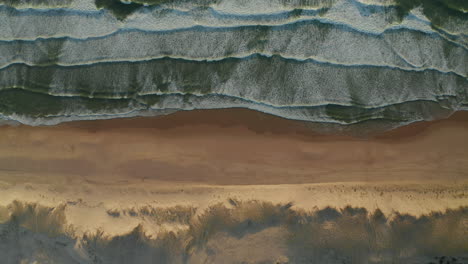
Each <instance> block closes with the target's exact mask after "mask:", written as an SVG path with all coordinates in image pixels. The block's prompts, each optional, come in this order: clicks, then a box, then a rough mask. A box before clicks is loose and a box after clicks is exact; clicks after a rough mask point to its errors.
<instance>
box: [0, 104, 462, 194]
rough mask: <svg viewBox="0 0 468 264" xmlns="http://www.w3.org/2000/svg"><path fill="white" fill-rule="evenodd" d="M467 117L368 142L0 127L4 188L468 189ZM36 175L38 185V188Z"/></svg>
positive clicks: (161, 122)
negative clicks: (398, 185) (405, 184)
mask: <svg viewBox="0 0 468 264" xmlns="http://www.w3.org/2000/svg"><path fill="white" fill-rule="evenodd" d="M467 135H468V113H461V112H460V113H456V114H455V115H453V116H452V117H451V118H449V119H446V120H439V121H434V122H422V123H415V124H412V125H409V126H406V127H402V128H398V129H395V130H392V131H389V132H386V133H383V134H378V135H376V136H374V137H373V138H368V139H361V138H353V137H350V136H339V135H321V134H319V133H317V132H313V131H312V130H311V129H310V128H309V127H306V126H304V124H303V123H301V122H296V121H291V120H285V119H281V118H278V117H274V116H269V115H266V114H261V113H258V112H254V111H249V110H240V109H231V110H205V111H191V112H179V113H175V114H171V115H168V116H160V117H151V118H133V119H114V120H101V121H81V122H72V123H65V124H61V125H59V126H54V127H29V126H16V127H8V126H3V127H0V180H2V181H7V182H17V183H20V182H29V183H30V182H31V181H32V182H43V181H48V180H50V179H62V180H65V181H77V180H79V181H86V182H91V183H92V182H100V183H105V184H118V183H133V182H142V181H148V182H149V181H152V182H160V183H164V184H171V183H187V184H201V185H207V184H208V185H255V184H263V185H264V184H303V183H326V182H382V181H385V182H395V181H411V182H419V181H423V182H428V181H434V182H443V183H457V182H466V181H467V180H468V140H467ZM38 175H43V176H42V177H45V178H40V177H39V176H38Z"/></svg>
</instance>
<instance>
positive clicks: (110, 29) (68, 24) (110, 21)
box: [0, 9, 466, 45]
mask: <svg viewBox="0 0 468 264" xmlns="http://www.w3.org/2000/svg"><path fill="white" fill-rule="evenodd" d="M348 11H349V10H348ZM0 12H2V13H5V18H6V17H8V19H7V20H6V21H4V23H5V25H8V24H10V23H11V24H12V25H14V24H17V23H21V24H34V23H35V21H36V24H37V20H40V21H41V22H42V24H45V25H47V27H45V28H42V29H41V27H40V25H41V24H38V25H36V26H35V27H33V28H31V29H29V28H23V30H21V31H18V32H14V34H15V35H11V34H12V33H13V32H12V31H10V30H6V31H3V32H2V31H0V39H2V40H4V41H8V40H15V39H23V40H34V39H37V38H57V37H71V38H77V39H86V38H93V37H102V36H107V35H110V34H113V33H115V32H117V31H119V30H122V29H126V30H132V29H139V30H144V31H148V32H151V31H170V30H180V29H189V28H192V27H194V26H196V25H198V26H204V27H210V28H216V27H218V28H222V27H240V26H255V25H266V26H281V25H285V24H291V23H295V22H301V21H308V20H313V21H319V22H322V23H328V24H336V25H341V26H347V27H349V28H350V29H353V30H357V31H361V32H364V33H367V34H382V33H383V32H385V31H386V30H389V29H400V28H407V29H411V30H416V31H422V32H425V33H430V34H437V35H440V36H441V37H444V38H446V39H448V40H450V41H454V42H457V43H459V44H461V45H466V40H465V37H464V36H463V35H459V34H451V33H449V32H448V31H443V30H442V29H439V30H434V29H433V28H431V26H430V24H429V23H428V22H427V21H424V20H421V19H422V18H419V17H418V16H414V15H411V16H408V17H407V18H406V19H405V20H404V21H402V22H401V23H392V21H391V20H390V21H389V20H388V18H387V17H388V15H386V14H382V15H381V16H377V17H373V18H372V20H371V21H369V18H368V17H365V16H363V15H362V14H359V13H357V14H355V15H356V16H355V17H352V18H351V17H345V18H343V17H339V16H337V15H336V14H332V15H327V14H325V15H320V13H318V12H317V11H304V10H290V11H287V12H285V13H280V14H275V15H267V16H265V15H260V16H251V15H248V16H247V15H243V16H240V15H232V14H230V15H226V14H224V15H223V14H219V13H217V12H216V11H214V10H201V11H200V10H192V11H174V10H165V9H156V10H153V11H150V12H145V13H142V14H138V16H137V17H135V18H134V19H129V20H128V21H125V22H124V23H122V22H117V21H116V20H115V19H114V18H112V17H111V16H109V15H108V14H106V13H102V12H99V13H95V14H90V13H88V11H86V12H84V13H83V14H80V13H79V12H78V11H77V12H72V13H67V12H65V11H57V10H55V11H51V12H43V11H41V12H38V13H34V12H35V11H34V10H28V11H22V12H21V13H18V12H15V11H11V10H8V9H7V10H5V9H0ZM28 12H29V13H28ZM356 12H358V11H356ZM0 17H1V16H0ZM161 18H164V19H161ZM47 20H50V23H46V21H47ZM54 21H56V22H54ZM372 21H373V22H372ZM369 22H371V23H369ZM76 23H81V25H83V26H86V27H85V29H86V31H83V32H82V33H80V32H81V29H80V31H78V32H77V31H76V29H77V28H76ZM369 25H373V26H369ZM12 28H15V27H12ZM460 28H463V27H462V26H460ZM5 29H8V28H5ZM66 29H69V31H68V32H67V30H66ZM30 30H34V31H31V32H28V31H30ZM41 31H42V32H41ZM47 32H49V33H47ZM59 32H61V33H59ZM2 33H3V34H2ZM77 33H80V35H77ZM2 35H3V36H2Z"/></svg>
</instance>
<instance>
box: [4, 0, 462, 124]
mask: <svg viewBox="0 0 468 264" xmlns="http://www.w3.org/2000/svg"><path fill="white" fill-rule="evenodd" d="M467 76H468V2H466V1H450V0H440V1H430V0H395V1H392V0H359V1H358V0H296V1H294V0H289V1H286V0H251V1H242V0H192V1H188V0H172V1H168V0H166V1H165V0H131V1H127V2H121V1H119V0H65V1H63V0H60V1H58V0H41V1H32V0H21V1H13V0H0V119H1V120H3V121H10V122H11V121H16V122H20V123H24V124H29V125H47V124H57V123H60V122H63V121H71V120H82V119H105V118H114V117H127V116H139V115H145V116H146V115H159V114H167V113H172V112H176V111H179V110H192V109H218V108H238V107H241V108H249V109H254V110H257V111H262V112H265V113H270V114H274V115H277V116H281V117H284V118H288V119H294V120H301V121H307V122H319V123H333V124H340V125H350V124H356V123H361V122H365V121H370V120H378V121H379V122H380V123H382V122H389V123H391V124H394V125H393V126H398V125H405V124H408V123H412V122H415V121H421V120H432V119H435V118H439V117H441V116H448V115H450V114H451V113H453V112H455V111H459V110H467V109H468V79H467Z"/></svg>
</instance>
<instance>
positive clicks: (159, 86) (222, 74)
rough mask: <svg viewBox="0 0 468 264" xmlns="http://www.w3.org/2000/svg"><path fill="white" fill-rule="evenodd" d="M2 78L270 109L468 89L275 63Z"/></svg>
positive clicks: (16, 68) (425, 75) (431, 75)
mask: <svg viewBox="0 0 468 264" xmlns="http://www.w3.org/2000/svg"><path fill="white" fill-rule="evenodd" d="M21 76H25V77H21ZM18 77H19V78H18ZM0 78H1V79H2V86H3V87H15V86H39V87H43V89H47V90H48V91H56V92H62V93H66V92H68V91H79V92H85V93H88V94H90V95H92V94H100V93H104V94H109V93H112V94H115V95H116V96H117V95H119V94H128V95H131V94H135V93H136V92H139V93H158V92H189V93H195V94H197V93H198V94H206V93H222V94H226V95H232V96H237V97H242V98H246V99H249V100H254V101H266V102H269V103H270V104H275V105H302V104H306V105H313V104H317V102H321V101H323V100H322V99H323V98H326V99H330V98H334V100H335V101H337V102H342V103H349V102H354V103H353V104H361V105H368V106H371V107H375V106H379V105H385V104H388V103H389V102H396V101H398V100H401V99H404V100H412V98H418V99H424V98H426V99H433V98H436V97H437V96H439V95H452V96H461V97H463V94H464V93H465V92H466V89H467V87H468V86H467V85H466V84H467V82H468V80H467V79H466V78H461V77H458V76H457V75H454V74H440V73H438V72H436V71H425V72H414V71H402V70H397V69H381V68H375V67H343V66H333V65H329V64H317V63H312V62H297V61H291V60H285V59H282V58H280V57H278V56H273V57H270V58H267V57H262V56H252V57H248V58H244V59H225V60H222V61H217V62H195V61H185V60H180V59H169V58H163V59H159V60H153V61H147V62H134V63H124V62H119V63H99V64H96V65H90V66H71V67H60V66H44V67H37V66H26V65H21V64H16V65H11V66H10V67H8V68H6V69H3V70H2V71H0ZM429 91H431V92H429Z"/></svg>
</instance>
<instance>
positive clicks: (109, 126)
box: [0, 109, 468, 263]
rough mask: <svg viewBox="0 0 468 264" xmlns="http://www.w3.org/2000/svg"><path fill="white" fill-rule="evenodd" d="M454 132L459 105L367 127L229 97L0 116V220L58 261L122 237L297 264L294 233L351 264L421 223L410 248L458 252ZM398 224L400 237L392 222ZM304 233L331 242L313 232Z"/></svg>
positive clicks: (466, 189) (198, 258)
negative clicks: (322, 128)
mask: <svg viewBox="0 0 468 264" xmlns="http://www.w3.org/2000/svg"><path fill="white" fill-rule="evenodd" d="M466 135H468V113H461V112H460V113H456V114H454V115H453V116H452V117H450V118H448V119H445V120H439V121H433V122H421V123H415V124H412V125H409V126H406V127H402V128H398V129H395V130H392V131H388V132H385V133H380V134H376V135H374V136H373V137H367V138H362V137H359V138H357V137H351V136H345V135H325V134H320V133H317V132H314V131H313V130H311V127H310V126H305V125H304V124H303V123H300V122H295V121H290V120H285V119H281V118H278V117H274V116H269V115H265V114H261V113H258V112H254V111H249V110H239V109H231V110H213V111H193V112H179V113H175V114H171V115H168V116H160V117H152V118H133V119H114V120H101V121H85V122H72V123H64V124H61V125H59V126H54V127H29V126H23V125H22V126H2V127H0V197H1V199H0V222H4V223H3V224H2V225H3V226H4V227H2V228H9V229H8V230H10V229H11V228H13V227H11V226H12V223H13V225H14V223H19V225H20V226H21V227H24V228H25V229H24V230H30V231H31V232H33V233H31V234H30V233H29V232H30V231H24V232H25V233H24V232H23V233H21V241H24V243H33V242H28V241H37V239H40V240H41V243H42V244H41V245H46V246H44V247H42V248H40V249H37V250H38V251H37V252H44V250H45V249H47V250H49V249H48V248H50V250H53V251H51V252H56V250H57V246H56V245H57V243H59V244H60V245H63V247H61V248H60V250H61V251H60V252H62V251H63V253H60V254H62V255H63V260H62V261H63V262H64V263H65V262H67V261H68V262H69V261H72V260H71V259H80V260H82V259H85V260H87V261H90V260H89V259H90V258H91V257H92V256H93V255H92V254H94V253H93V252H95V250H97V253H96V254H97V255H99V256H101V257H103V258H108V259H109V261H111V260H112V258H114V257H115V256H118V255H119V254H120V252H121V250H122V248H128V250H129V252H133V251H134V250H137V249H138V250H139V249H140V248H142V247H143V248H145V249H144V251H142V252H144V253H141V254H146V255H144V256H142V258H144V259H145V261H150V260H152V259H153V257H152V256H153V255H151V254H156V253H154V252H160V251H158V250H163V251H161V252H166V250H167V252H171V253H168V254H169V256H171V261H170V262H174V263H184V262H183V261H182V260H181V259H178V257H180V256H183V254H185V256H188V258H189V259H190V260H189V262H190V263H220V262H223V260H224V259H230V260H231V262H229V263H240V262H242V261H244V262H245V261H247V262H246V263H250V262H249V261H253V262H262V261H263V262H265V263H289V261H291V263H295V262H297V263H306V262H301V261H305V260H302V259H301V256H308V255H307V254H308V253H307V252H311V251H310V249H307V248H305V249H303V250H302V249H300V250H299V248H300V247H299V248H298V247H297V246H293V245H294V243H298V244H299V245H309V244H310V245H314V248H315V249H314V250H319V251H317V252H322V251H320V250H323V252H325V253H323V252H322V253H317V254H318V255H317V256H321V257H320V258H322V257H323V258H324V259H325V260H317V261H319V262H320V263H322V262H323V261H325V262H326V261H328V260H326V259H328V258H331V259H332V260H330V261H332V262H330V263H336V262H334V261H337V259H335V257H333V256H332V257H330V256H328V255H327V254H328V253H326V252H328V251H327V248H328V247H329V246H330V245H332V246H333V247H335V248H339V250H342V252H341V251H340V252H341V253H340V254H344V255H345V256H350V258H351V259H353V260H352V261H354V262H355V263H362V261H364V260H365V259H367V258H369V257H371V256H369V254H368V253H367V246H366V245H367V244H366V243H374V242H368V241H374V240H375V241H381V242H375V244H376V245H377V244H378V245H380V244H379V243H384V244H382V245H387V244H385V243H389V245H391V246H390V247H392V248H397V247H399V246H400V245H402V243H403V242H401V241H412V242H408V243H410V245H416V243H419V242H417V241H422V240H421V234H425V233H427V234H437V235H432V236H431V235H428V237H427V238H426V240H424V241H425V242H424V243H422V242H421V243H422V244H421V246H417V250H425V248H426V246H427V245H431V247H432V248H434V249H433V250H435V249H437V250H440V252H446V251H447V252H455V253H454V254H459V252H463V251H464V248H463V245H465V244H464V243H465V242H463V241H465V240H466V239H465V238H464V237H466V236H464V235H463V234H462V233H460V232H459V231H457V230H463V229H465V228H466V225H467V224H468V221H467V220H466V206H467V205H468V173H467V171H468V162H467V160H468V141H467V140H466ZM382 213H383V215H382ZM323 217H325V218H323ZM382 217H383V218H382ZM322 218H323V219H325V220H323V219H322ZM18 219H19V220H18ZM275 219H277V220H275ZM288 219H289V220H288ZM298 219H303V220H298ZM307 219H309V220H307ZM314 219H315V220H314ZM321 219H322V220H321ZM327 219H328V220H327ZM379 219H384V220H379ZM420 219H425V220H424V221H422V220H420ZM33 220H34V221H33ZM18 221H19V222H18ZM278 221H279V222H278ZM301 221H305V222H301ZM323 221H325V222H323ZM327 221H328V222H327ZM381 221H384V222H381ZM250 222H252V223H255V224H254V225H253V226H252V227H250V226H248V225H247V226H245V224H244V223H250ZM299 223H302V224H299ZM349 223H351V224H352V225H351V226H350V224H349ZM369 223H370V225H371V226H372V228H371V229H369V230H368V229H367V228H368V226H369ZM379 223H386V224H385V225H383V226H381V227H379V225H381V224H379ZM298 224H299V227H297V226H298ZM408 225H411V229H412V230H415V231H414V235H411V236H410V237H408V235H406V234H407V233H406V231H404V232H403V231H401V232H400V231H395V230H400V229H401V230H406V228H408ZM447 226H452V227H453V228H452V229H450V228H449V229H447V228H446V227H447ZM0 227H1V226H0ZM212 228H215V229H212ZM356 228H357V229H356ZM379 228H380V229H379ZM5 230H6V229H5ZM207 230H214V231H210V232H212V233H209V234H208V235H206V236H205V232H208V231H207ZM236 230H240V231H236ZM418 230H419V231H418ZM427 230H430V231H427ZM239 232H240V233H239ZM317 232H322V233H323V234H326V235H324V237H328V238H329V239H331V240H330V241H328V240H327V241H325V242H320V241H319V242H317V241H314V240H313V237H314V236H315V235H316V234H317ZM356 232H357V233H356ZM376 232H377V233H376ZM379 232H380V233H379ZM12 234H13V233H12ZM37 234H45V235H46V236H42V235H41V236H39V237H38V235H37ZM400 234H402V235H401V237H400ZM57 235H61V236H59V237H57ZM374 236H376V237H375V238H374ZM343 238H344V239H345V240H346V241H348V240H349V239H355V240H356V242H353V243H354V244H356V243H357V244H358V245H359V246H358V249H356V248H348V247H347V246H346V245H344V244H343V243H342V242H341V241H344V240H342V239H343ZM448 238H450V239H451V240H452V241H458V242H456V243H455V242H454V243H452V244H450V243H443V241H445V240H444V239H448ZM6 239H10V237H7V238H6ZM11 239H13V240H14V239H16V238H15V237H11ZM168 239H169V240H168ZM171 239H172V240H171ZM311 239H312V240H311ZM454 239H455V240H454ZM464 239H465V240H464ZM13 240H11V241H13ZM93 241H94V242H93ZM96 241H98V242H96ZM119 241H120V242H119ZM168 241H172V242H168ZM267 241H270V242H267ZM353 241H354V240H353ZM441 241H442V242H441ZM34 243H36V242H34ZM96 243H98V244H96ZM119 243H123V244H122V245H121V244H119ZM139 243H140V244H139ZM141 243H142V244H141ZM159 243H161V244H159ZM171 243H172V244H171ZM265 243H266V244H265ZM317 243H318V244H317ZM322 243H323V245H322ZM49 244H50V245H49ZM256 244H262V245H263V246H258V245H257V246H256ZM158 245H160V246H161V247H162V248H163V249H160V246H158ZM382 247H383V249H382V250H386V246H382ZM251 248H256V250H255V252H252V251H251ZM317 248H318V249H317ZM271 249H274V250H273V251H274V252H275V253H274V254H271ZM296 249H297V250H299V251H298V252H296V251H294V252H293V251H291V250H296ZM132 250H133V251H132ZM155 250H156V251H155ZM356 250H358V251H359V252H358V253H356ZM8 252H10V253H9V254H10V255H7V256H10V257H11V258H12V259H13V258H15V257H16V255H17V254H19V253H15V252H17V250H16V249H13V248H11V249H8ZM18 252H19V251H18ZM174 252H175V253H174ZM213 252H215V253H216V254H214V255H213ZM234 252H243V253H242V254H240V255H239V254H234ZM314 252H315V251H314ZM418 252H419V251H418ZM421 252H422V251H421ZM15 254H16V255H15ZM31 254H32V253H31ZM41 254H42V253H41ZM51 254H52V253H51ZM54 254H55V253H54ZM157 254H159V253H157ZM157 254H156V256H159V257H160V255H157ZM161 254H162V253H161ZM164 254H165V253H164ZM441 254H442V253H441ZM62 255H60V256H62ZM314 256H315V255H314ZM159 257H158V258H159ZM174 258H175V259H174ZM317 258H318V257H317ZM400 258H401V259H404V256H401V257H400ZM467 259H468V258H467ZM405 261H407V260H405ZM408 261H412V262H411V263H426V262H427V261H429V259H421V260H419V259H416V260H415V259H409V260H408ZM418 261H419V262H418ZM421 261H422V262H421ZM263 262H262V263H263ZM325 262H324V263H325ZM326 263H328V262H326Z"/></svg>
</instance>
